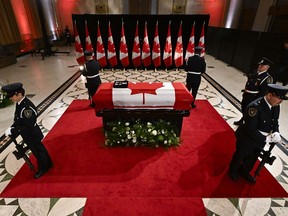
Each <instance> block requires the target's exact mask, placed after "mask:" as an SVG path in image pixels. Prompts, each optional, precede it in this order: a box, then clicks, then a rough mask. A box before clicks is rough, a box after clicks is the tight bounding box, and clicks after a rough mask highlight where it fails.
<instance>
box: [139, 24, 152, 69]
mask: <svg viewBox="0 0 288 216" xmlns="http://www.w3.org/2000/svg"><path fill="white" fill-rule="evenodd" d="M141 58H142V62H143V65H144V67H148V66H149V65H151V56H150V45H149V40H148V33H147V22H145V29H144V40H143V46H142V56H141Z"/></svg>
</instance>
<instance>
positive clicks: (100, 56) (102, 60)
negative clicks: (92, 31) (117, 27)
mask: <svg viewBox="0 0 288 216" xmlns="http://www.w3.org/2000/svg"><path fill="white" fill-rule="evenodd" d="M96 58H97V61H98V62H99V64H100V66H101V67H105V66H106V65H107V61H106V55H105V49H104V45H103V41H102V37H101V32H100V25H99V22H98V33H97V56H96Z"/></svg>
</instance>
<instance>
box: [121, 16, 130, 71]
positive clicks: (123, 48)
mask: <svg viewBox="0 0 288 216" xmlns="http://www.w3.org/2000/svg"><path fill="white" fill-rule="evenodd" d="M119 59H120V61H121V63H122V66H123V67H124V68H125V67H127V66H128V65H129V58H128V48H127V44H126V39H125V32H124V22H123V21H122V30H121V40H120V52H119Z"/></svg>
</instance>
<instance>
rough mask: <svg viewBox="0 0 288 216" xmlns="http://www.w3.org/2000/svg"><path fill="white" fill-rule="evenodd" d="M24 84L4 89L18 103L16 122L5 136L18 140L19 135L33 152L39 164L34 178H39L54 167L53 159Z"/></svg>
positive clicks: (15, 84)
mask: <svg viewBox="0 0 288 216" xmlns="http://www.w3.org/2000/svg"><path fill="white" fill-rule="evenodd" d="M22 86H23V85H22V83H11V84H8V85H5V86H3V87H2V90H3V91H4V92H6V94H7V98H10V99H11V100H12V101H14V102H16V110H15V113H14V122H13V124H12V126H11V127H9V128H8V129H7V130H6V132H5V135H6V136H11V137H12V138H13V139H16V137H18V136H19V135H21V137H22V138H23V141H24V142H25V144H26V145H27V146H28V148H29V149H30V150H31V151H32V153H33V155H34V156H35V158H36V160H37V164H38V172H37V173H35V175H34V177H35V178H39V177H41V176H42V175H43V174H45V173H46V172H47V171H48V170H49V169H50V168H52V167H53V164H52V161H51V158H50V156H49V154H48V151H47V150H46V148H45V146H44V145H43V143H42V139H43V137H44V136H43V133H42V131H41V129H40V128H39V126H38V124H37V115H38V113H37V108H36V107H35V105H34V104H33V103H32V102H31V101H30V100H29V99H28V98H27V97H26V96H25V90H24V89H23V87H22Z"/></svg>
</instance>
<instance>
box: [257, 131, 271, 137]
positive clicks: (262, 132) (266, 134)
mask: <svg viewBox="0 0 288 216" xmlns="http://www.w3.org/2000/svg"><path fill="white" fill-rule="evenodd" d="M258 131H259V132H260V133H261V134H262V135H264V136H268V135H269V134H270V133H268V132H264V131H260V130H258Z"/></svg>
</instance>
